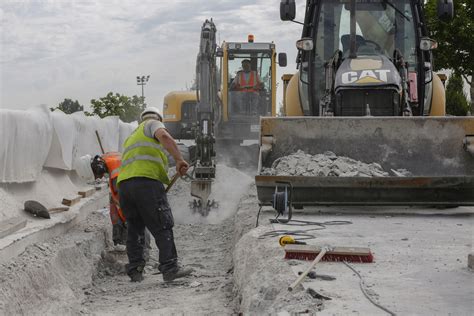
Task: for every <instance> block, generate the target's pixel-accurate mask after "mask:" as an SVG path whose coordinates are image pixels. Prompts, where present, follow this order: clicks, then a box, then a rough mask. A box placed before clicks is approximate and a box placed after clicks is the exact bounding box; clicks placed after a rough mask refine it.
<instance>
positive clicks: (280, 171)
mask: <svg viewBox="0 0 474 316" xmlns="http://www.w3.org/2000/svg"><path fill="white" fill-rule="evenodd" d="M261 175H268V176H277V175H278V176H317V177H390V176H396V177H409V176H411V175H412V174H411V173H410V172H409V171H408V170H406V169H397V170H394V169H391V170H390V172H387V171H385V170H384V169H383V168H382V166H381V165H380V164H378V163H376V162H373V163H370V164H367V163H364V162H361V161H358V160H354V159H351V158H348V157H343V156H337V155H336V154H335V153H333V152H331V151H327V152H325V153H324V154H317V155H310V154H306V153H305V152H304V151H302V150H298V151H297V152H296V153H293V154H291V155H288V156H284V157H280V158H278V159H276V160H275V161H274V162H273V164H272V166H271V168H263V170H262V172H261Z"/></svg>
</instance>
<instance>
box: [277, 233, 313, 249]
mask: <svg viewBox="0 0 474 316" xmlns="http://www.w3.org/2000/svg"><path fill="white" fill-rule="evenodd" d="M279 242H280V246H282V247H284V246H285V245H290V244H293V245H306V243H305V242H303V241H298V240H296V239H295V238H293V236H289V235H284V236H281V237H280V241H279Z"/></svg>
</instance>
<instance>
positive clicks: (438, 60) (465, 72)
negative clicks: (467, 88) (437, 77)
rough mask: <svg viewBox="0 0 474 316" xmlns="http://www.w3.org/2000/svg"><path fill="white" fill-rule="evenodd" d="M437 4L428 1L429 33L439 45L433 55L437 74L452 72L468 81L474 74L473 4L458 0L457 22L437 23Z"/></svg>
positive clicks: (431, 0)
mask: <svg viewBox="0 0 474 316" xmlns="http://www.w3.org/2000/svg"><path fill="white" fill-rule="evenodd" d="M437 2H438V1H437V0H428V1H427V3H426V6H425V17H426V23H427V26H428V29H429V30H430V33H431V37H432V38H433V39H435V40H436V41H437V42H438V48H437V49H435V50H434V51H433V54H434V60H435V67H436V70H439V69H443V68H444V69H453V70H454V71H455V72H456V73H458V74H461V75H462V76H463V77H464V79H466V80H467V79H468V78H467V76H472V75H473V73H474V56H472V53H473V52H474V18H473V17H474V1H473V0H455V1H454V19H453V20H452V21H446V22H445V21H441V20H439V19H438V15H437ZM469 83H471V82H469Z"/></svg>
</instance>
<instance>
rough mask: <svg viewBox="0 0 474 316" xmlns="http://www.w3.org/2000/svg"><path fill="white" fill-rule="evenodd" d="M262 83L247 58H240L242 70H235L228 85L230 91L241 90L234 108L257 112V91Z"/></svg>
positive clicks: (240, 110)
mask: <svg viewBox="0 0 474 316" xmlns="http://www.w3.org/2000/svg"><path fill="white" fill-rule="evenodd" d="M262 89H263V83H262V81H261V80H260V77H259V76H258V73H257V71H255V70H252V66H251V62H250V60H249V59H244V60H242V70H240V71H239V72H237V74H236V76H235V78H234V80H233V81H232V83H231V85H230V90H231V91H237V92H242V93H239V94H237V95H235V96H238V97H237V100H236V101H237V102H236V108H237V111H238V112H240V113H245V112H247V113H248V114H257V113H258V112H259V109H258V106H259V92H260V91H261V90H262Z"/></svg>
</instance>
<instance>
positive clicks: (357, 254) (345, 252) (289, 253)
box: [285, 244, 374, 263]
mask: <svg viewBox="0 0 474 316" xmlns="http://www.w3.org/2000/svg"><path fill="white" fill-rule="evenodd" d="M320 251H321V248H319V247H317V246H312V245H292V244H290V245H286V246H285V259H298V260H314V259H315V258H316V256H317V255H318V254H319V253H320ZM321 261H336V262H337V261H347V262H367V263H370V262H373V261H374V256H373V255H372V253H371V252H370V249H369V248H358V247H334V248H331V249H330V250H329V251H328V252H326V254H325V255H324V257H323V258H322V259H321Z"/></svg>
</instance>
